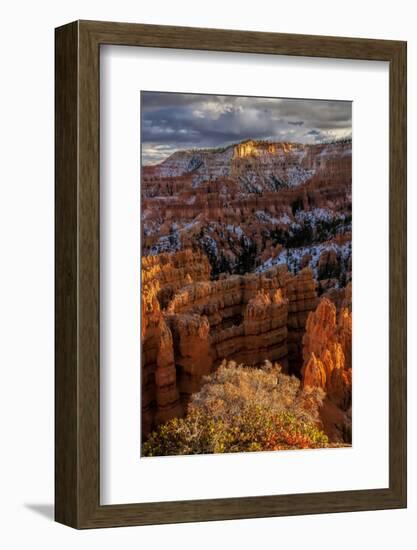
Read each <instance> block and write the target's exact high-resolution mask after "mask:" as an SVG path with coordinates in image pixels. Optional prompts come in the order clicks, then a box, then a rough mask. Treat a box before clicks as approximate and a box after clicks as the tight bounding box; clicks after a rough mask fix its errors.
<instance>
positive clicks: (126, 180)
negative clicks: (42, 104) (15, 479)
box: [55, 21, 407, 528]
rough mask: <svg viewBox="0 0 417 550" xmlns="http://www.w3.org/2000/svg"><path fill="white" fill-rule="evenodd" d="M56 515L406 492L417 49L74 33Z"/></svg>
mask: <svg viewBox="0 0 417 550" xmlns="http://www.w3.org/2000/svg"><path fill="white" fill-rule="evenodd" d="M55 106H56V340H55V344H56V372H55V375H56V392H55V396H56V417H55V422H56V443H55V448H56V461H55V468H56V470H55V475H56V501H55V510H56V520H57V521H59V522H61V523H64V524H66V525H69V526H72V527H75V528H99V527H115V526H125V525H126V526H127V525H144V524H157V523H175V522H191V521H208V520H222V519H235V518H255V517H266V516H284V515H295V514H317V513H329V512H344V511H360V510H379V509H387V508H404V507H405V506H406V456H407V455H406V43H405V42H399V41H385V40H370V39H357V38H335V37H326V36H304V35H291V34H275V33H259V32H249V31H229V30H218V29H198V28H186V27H168V26H154V25H141V24H124V23H110V22H93V21H77V22H73V23H70V24H68V25H65V26H63V27H59V28H58V29H56V104H55Z"/></svg>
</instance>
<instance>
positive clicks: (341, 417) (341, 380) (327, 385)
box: [302, 298, 352, 441]
mask: <svg viewBox="0 0 417 550" xmlns="http://www.w3.org/2000/svg"><path fill="white" fill-rule="evenodd" d="M303 358H304V365H303V368H302V380H303V385H304V386H312V387H320V388H322V389H323V390H324V391H325V392H326V400H325V403H324V406H323V409H322V411H321V416H322V420H323V424H324V425H325V429H326V431H327V433H328V435H330V436H331V437H332V439H333V440H339V441H344V438H345V437H346V433H347V432H348V431H349V429H348V427H349V424H350V422H351V418H350V412H349V411H350V408H351V403H352V314H351V312H350V311H349V309H348V308H345V307H343V308H342V309H341V310H340V312H339V314H338V315H337V312H336V306H335V304H334V303H333V302H331V301H330V300H329V299H328V298H322V299H321V300H320V303H319V305H318V306H317V309H316V310H315V311H314V312H312V313H310V314H309V316H308V319H307V324H306V331H305V334H304V337H303Z"/></svg>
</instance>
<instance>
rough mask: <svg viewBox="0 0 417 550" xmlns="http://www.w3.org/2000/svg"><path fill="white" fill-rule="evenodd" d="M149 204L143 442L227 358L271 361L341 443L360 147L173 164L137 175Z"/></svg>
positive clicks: (290, 148) (224, 153)
mask: <svg viewBox="0 0 417 550" xmlns="http://www.w3.org/2000/svg"><path fill="white" fill-rule="evenodd" d="M141 194H142V197H141V199H142V202H141V205H142V240H141V245H142V286H141V299H142V311H141V316H142V324H141V332H142V334H141V339H142V408H143V414H142V433H143V435H144V436H145V435H146V434H147V433H149V431H150V430H151V429H152V428H153V427H155V426H156V425H157V424H159V423H161V422H164V421H166V420H168V419H170V418H173V417H176V416H181V415H183V414H184V412H185V409H186V407H187V403H188V401H189V399H190V395H192V394H193V393H195V392H196V391H198V390H199V389H200V386H201V383H202V379H203V377H204V376H205V375H207V374H209V373H211V372H212V371H213V370H214V369H216V368H217V366H218V365H219V364H220V363H221V362H222V361H223V359H228V360H234V361H237V362H238V363H244V364H247V365H258V364H259V365H260V364H261V363H263V362H264V360H266V359H267V360H269V361H274V362H275V361H276V362H279V363H280V364H281V365H282V367H283V369H284V371H285V372H289V373H290V374H295V375H296V376H298V377H299V378H301V379H302V381H303V384H304V385H306V386H316V387H320V388H323V389H324V391H325V392H326V394H327V397H326V400H325V403H324V406H323V408H322V411H321V418H322V422H323V425H324V426H326V431H327V433H328V434H331V436H332V437H335V438H336V440H337V441H339V440H341V438H343V437H346V433H348V431H349V429H348V423H349V414H350V413H349V410H350V405H349V402H350V391H351V389H350V388H351V361H352V359H351V356H352V351H351V349H352V325H351V323H352V315H351V303H352V297H351V284H350V281H351V276H352V260H351V202H352V197H351V142H350V141H348V140H347V141H339V142H334V143H328V144H313V145H304V144H297V143H279V142H269V141H257V140H246V141H244V142H241V143H238V144H235V145H231V146H229V147H224V148H221V149H206V150H201V149H200V150H188V151H177V152H176V153H174V154H173V155H171V156H170V157H169V158H168V159H166V160H165V161H164V162H162V163H161V164H159V165H157V166H144V167H142V174H141ZM318 296H320V297H322V298H325V299H326V300H327V301H323V300H321V301H320V304H319V305H318V300H319V298H318ZM341 426H342V427H341ZM343 430H345V432H346V433H345V435H341V434H342V432H343Z"/></svg>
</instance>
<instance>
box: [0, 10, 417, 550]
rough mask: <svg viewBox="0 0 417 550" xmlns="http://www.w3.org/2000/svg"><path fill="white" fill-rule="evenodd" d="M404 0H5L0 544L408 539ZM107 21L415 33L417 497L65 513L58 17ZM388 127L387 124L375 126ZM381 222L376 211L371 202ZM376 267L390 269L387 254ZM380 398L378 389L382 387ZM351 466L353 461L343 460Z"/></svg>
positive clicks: (402, 542) (413, 508)
mask: <svg viewBox="0 0 417 550" xmlns="http://www.w3.org/2000/svg"><path fill="white" fill-rule="evenodd" d="M413 4H414V3H413V2H410V1H407V0H397V1H396V2H395V3H392V2H391V1H390V2H388V1H386V0H380V1H379V2H378V3H376V2H372V1H370V0H368V1H365V0H361V1H356V0H350V2H346V3H343V4H340V3H337V2H335V0H332V1H328V0H318V1H316V2H311V1H309V0H296V1H294V2H285V3H284V2H279V0H257V2H253V1H252V2H248V1H246V0H241V1H239V2H232V1H231V0H229V1H227V0H209V1H207V2H204V3H198V2H192V1H191V0H174V1H162V0H152V1H150V2H142V3H139V2H132V1H130V2H129V1H127V0H111V1H109V0H101V1H100V0H83V1H81V0H71V2H69V1H68V0H64V1H56V2H54V3H52V2H46V1H42V0H40V1H38V2H30V1H29V0H14V2H13V3H12V2H11V1H9V2H8V3H7V4H5V3H4V4H3V5H2V7H1V8H0V9H1V11H0V13H1V21H2V29H1V33H0V41H1V48H0V52H1V65H0V67H1V73H0V74H1V81H0V96H1V100H0V141H1V143H0V151H1V157H0V173H1V175H0V192H1V195H0V224H1V228H0V254H1V256H0V257H1V268H0V335H1V336H0V354H1V359H0V365H1V373H2V378H1V382H0V409H1V410H0V426H1V431H0V438H1V444H0V517H1V520H2V521H1V524H2V527H1V529H0V545H1V546H2V547H3V548H6V549H7V550H9V549H15V548H25V547H35V548H40V547H44V548H47V549H55V548H59V549H60V550H65V549H67V548H68V549H73V548H80V549H82V548H91V547H92V545H94V546H95V547H97V548H101V549H103V550H105V549H107V548H109V549H110V548H112V549H113V548H116V547H119V548H123V549H129V548H137V547H138V545H141V547H142V548H145V547H146V546H147V545H149V546H150V547H153V548H162V547H164V546H167V547H169V548H172V549H174V548H181V549H186V548H199V549H204V548H213V547H216V548H227V547H237V548H253V547H258V548H265V547H268V546H272V547H278V546H281V545H291V547H293V548H302V547H309V548H320V549H330V548H334V547H336V548H338V550H342V549H345V548H346V549H352V548H355V547H364V546H365V545H372V547H377V548H378V549H380V550H383V549H388V548H393V547H397V548H401V549H404V550H408V549H411V548H415V544H416V538H417V537H416V531H415V524H416V517H417V476H416V472H417V460H416V458H417V429H416V428H417V376H416V366H417V338H416V337H415V332H416V330H417V292H416V289H417V285H416V284H414V281H416V280H417V278H416V276H417V239H416V235H417V208H416V207H417V204H416V201H417V190H416V186H415V181H416V179H417V173H416V168H417V161H416V157H415V154H414V151H415V150H416V148H417V110H416V107H417V36H416V32H415V29H416V27H415V20H416V14H415V13H413V11H414V10H413ZM74 19H103V20H110V21H128V22H142V23H155V24H171V25H187V26H202V27H217V28H231V29H232V28H234V29H251V30H258V31H277V32H290V33H291V32H294V33H308V34H329V35H340V36H357V37H372V38H390V39H401V40H408V48H409V49H408V54H409V57H408V59H409V63H408V66H409V73H408V90H409V94H408V98H409V119H408V120H409V126H408V138H409V163H408V167H409V171H408V178H409V179H408V181H409V196H408V203H409V213H410V214H409V225H408V231H409V233H408V234H409V289H408V296H409V306H408V307H409V508H408V510H397V511H383V512H364V513H355V514H333V515H326V516H309V517H293V518H276V519H275V518H273V519H260V520H248V521H229V522H215V523H205V524H190V525H176V526H155V527H142V528H126V529H107V530H101V531H84V532H77V531H74V530H71V529H69V528H66V527H63V526H61V525H58V524H55V523H53V522H52V519H51V518H52V515H53V511H52V502H53V445H54V442H53V277H54V269H53V266H54V254H53V223H54V217H53V200H54V194H53V164H54V148H53V139H54V130H53V128H54V110H53V103H54V43H53V41H54V27H56V26H58V25H61V24H64V23H66V22H69V21H72V20H74ZM375 131H378V129H377V128H376V129H375ZM369 223H372V213H371V212H370V218H369ZM375 275H376V276H377V266H376V272H375ZM370 398H371V395H370ZM340 475H341V476H343V472H340Z"/></svg>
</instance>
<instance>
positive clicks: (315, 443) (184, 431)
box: [142, 361, 328, 456]
mask: <svg viewBox="0 0 417 550" xmlns="http://www.w3.org/2000/svg"><path fill="white" fill-rule="evenodd" d="M323 398H324V392H323V391H322V390H321V389H319V388H310V387H307V388H304V389H302V388H301V387H300V381H299V380H298V379H297V378H296V377H294V376H288V375H286V374H283V373H282V371H281V367H280V366H279V365H278V364H274V365H273V364H272V363H270V362H269V361H267V362H265V364H264V366H263V367H262V368H253V367H246V366H243V365H237V364H236V363H235V362H233V361H230V362H226V361H223V363H222V364H221V365H220V367H219V368H218V369H217V371H216V372H214V373H213V374H211V375H210V376H207V377H206V378H205V383H204V385H203V386H202V388H201V390H200V391H199V392H198V393H197V394H195V395H194V396H193V397H192V400H191V403H190V405H189V407H188V412H187V415H186V417H185V418H174V419H172V420H170V421H168V422H167V423H165V424H163V425H161V426H159V427H158V429H157V430H156V431H155V432H153V433H152V434H151V435H150V437H149V438H148V439H147V441H145V443H144V444H143V448H142V451H143V455H144V456H161V455H164V456H165V455H184V454H203V453H226V452H227V453H231V452H243V451H273V450H281V449H304V448H317V447H325V446H327V444H328V439H327V437H326V435H325V434H324V433H323V432H322V431H321V430H320V429H318V427H317V420H318V408H319V407H320V405H321V404H322V402H323Z"/></svg>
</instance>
